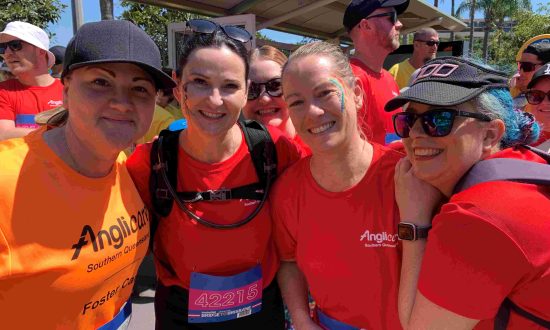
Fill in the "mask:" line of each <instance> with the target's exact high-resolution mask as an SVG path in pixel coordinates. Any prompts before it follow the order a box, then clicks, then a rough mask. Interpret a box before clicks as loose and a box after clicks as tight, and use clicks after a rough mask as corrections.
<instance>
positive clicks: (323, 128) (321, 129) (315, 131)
mask: <svg viewBox="0 0 550 330" xmlns="http://www.w3.org/2000/svg"><path fill="white" fill-rule="evenodd" d="M332 126H334V122H333V121H331V122H330V123H326V124H324V125H321V126H319V127H315V128H311V129H310V130H309V131H310V132H311V133H313V134H319V133H323V132H324V131H326V130H327V129H329V128H331V127H332Z"/></svg>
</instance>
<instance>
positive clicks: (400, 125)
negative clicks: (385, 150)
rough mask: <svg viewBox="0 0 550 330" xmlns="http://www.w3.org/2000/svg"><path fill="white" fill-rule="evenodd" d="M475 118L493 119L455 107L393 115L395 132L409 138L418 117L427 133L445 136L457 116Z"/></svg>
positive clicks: (482, 119) (433, 135)
mask: <svg viewBox="0 0 550 330" xmlns="http://www.w3.org/2000/svg"><path fill="white" fill-rule="evenodd" d="M457 116H458V117H468V118H475V119H478V120H481V121H491V118H489V117H488V116H486V115H484V114H481V113H474V112H467V111H460V110H455V109H433V110H430V111H426V112H424V113H423V114H416V113H412V112H400V113H396V114H395V115H393V127H394V128H395V133H396V134H397V135H398V136H399V137H401V138H408V137H409V133H410V131H411V129H412V127H413V126H414V123H415V122H416V120H417V119H419V118H420V124H421V125H422V129H423V130H424V133H426V135H428V136H431V137H443V136H447V135H449V133H451V130H452V129H453V125H454V121H455V117H457Z"/></svg>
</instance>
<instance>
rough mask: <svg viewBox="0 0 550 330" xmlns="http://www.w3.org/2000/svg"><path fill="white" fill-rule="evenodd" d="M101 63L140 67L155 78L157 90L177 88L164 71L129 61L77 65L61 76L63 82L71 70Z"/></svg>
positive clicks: (99, 61)
mask: <svg viewBox="0 0 550 330" xmlns="http://www.w3.org/2000/svg"><path fill="white" fill-rule="evenodd" d="M101 63H132V64H135V65H138V66H140V67H141V68H143V69H144V70H145V71H147V72H148V73H149V74H150V75H151V76H152V77H153V79H154V80H155V84H156V87H157V89H167V88H174V87H176V86H177V84H176V82H175V81H174V80H173V79H172V77H170V76H169V75H167V74H166V73H164V72H163V71H162V70H159V69H157V68H155V67H153V66H150V65H149V64H145V63H142V62H138V61H128V60H98V61H88V62H82V63H76V64H73V65H70V66H69V68H68V70H67V71H65V70H64V71H63V73H62V75H61V79H62V80H63V78H65V76H66V74H68V72H69V71H71V70H74V69H78V68H80V67H83V66H87V65H93V64H101Z"/></svg>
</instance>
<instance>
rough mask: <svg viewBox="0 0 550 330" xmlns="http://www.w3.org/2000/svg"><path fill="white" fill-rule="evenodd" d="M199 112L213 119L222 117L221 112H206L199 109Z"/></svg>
mask: <svg viewBox="0 0 550 330" xmlns="http://www.w3.org/2000/svg"><path fill="white" fill-rule="evenodd" d="M201 113H202V114H203V115H204V116H205V117H208V118H213V119H218V118H221V117H223V113H212V112H206V111H201Z"/></svg>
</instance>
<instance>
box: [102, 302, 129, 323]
mask: <svg viewBox="0 0 550 330" xmlns="http://www.w3.org/2000/svg"><path fill="white" fill-rule="evenodd" d="M131 316H132V302H131V301H129V300H128V301H127V302H126V303H125V304H124V306H122V308H121V309H120V312H118V314H117V315H116V316H115V317H114V318H113V319H112V320H111V321H109V322H107V323H105V324H104V325H102V326H101V327H99V328H97V330H124V329H127V328H128V325H129V324H130V317H131Z"/></svg>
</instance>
